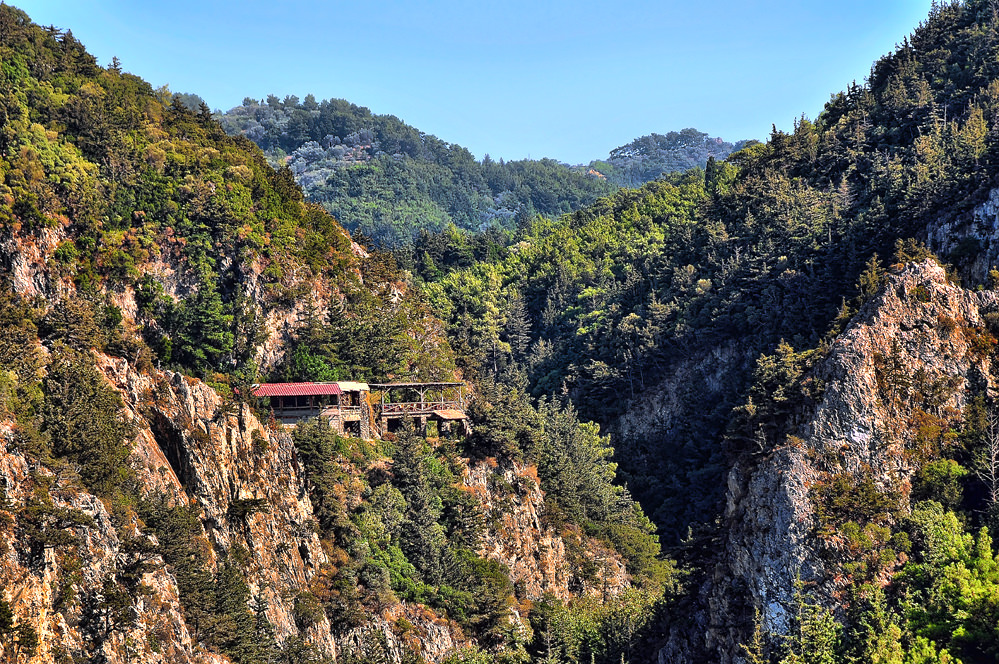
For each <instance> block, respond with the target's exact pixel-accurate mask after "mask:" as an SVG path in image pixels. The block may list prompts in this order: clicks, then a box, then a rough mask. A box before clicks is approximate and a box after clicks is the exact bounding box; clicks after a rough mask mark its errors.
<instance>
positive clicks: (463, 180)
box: [220, 95, 723, 246]
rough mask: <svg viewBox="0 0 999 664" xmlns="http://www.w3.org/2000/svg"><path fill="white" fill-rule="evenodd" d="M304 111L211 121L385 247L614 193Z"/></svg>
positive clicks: (287, 107)
mask: <svg viewBox="0 0 999 664" xmlns="http://www.w3.org/2000/svg"><path fill="white" fill-rule="evenodd" d="M310 97H311V95H310ZM275 99H276V98H275ZM308 99H309V97H306V100H308ZM313 102H314V103H307V102H305V101H302V102H300V101H299V100H298V98H297V97H288V98H286V99H285V100H283V101H280V100H279V101H277V102H276V103H273V104H271V103H267V104H265V103H264V102H263V101H261V102H259V103H258V102H257V101H255V100H247V102H245V103H244V104H243V105H241V106H237V107H236V108H233V109H230V110H229V111H227V112H226V113H224V114H223V115H222V116H221V118H220V120H221V122H222V126H223V127H225V130H226V131H227V132H228V133H230V134H232V135H244V136H247V137H249V138H250V139H252V140H253V141H255V142H256V143H257V144H258V145H259V146H260V147H261V148H263V149H264V150H265V152H266V154H267V155H268V157H269V158H270V159H271V160H272V161H273V162H275V163H277V162H279V161H280V162H282V163H287V165H288V168H289V170H290V172H292V173H294V176H295V179H296V180H297V181H298V183H299V184H300V185H301V187H302V189H303V190H304V191H305V193H306V195H307V196H308V197H309V199H310V200H312V201H315V202H317V203H321V204H322V205H323V206H324V207H325V208H326V209H327V210H329V212H330V213H332V214H333V215H334V216H336V218H337V219H339V220H341V221H342V222H343V223H344V224H345V225H346V226H347V228H349V229H350V230H351V231H355V232H359V233H363V234H364V235H365V236H367V237H371V238H373V239H375V240H377V241H378V242H379V243H381V244H382V245H385V246H401V245H405V244H408V243H410V242H411V241H412V239H413V238H414V237H415V236H417V235H418V234H419V233H420V232H421V231H423V232H425V231H441V230H444V229H445V228H447V227H448V226H449V225H454V226H456V227H458V228H462V229H471V230H475V229H480V228H487V227H502V228H507V229H509V228H513V227H515V226H516V225H517V224H518V223H521V222H524V221H526V220H528V219H530V218H531V217H532V216H534V215H535V214H543V215H558V214H562V213H565V212H571V211H573V210H576V209H579V208H580V207H583V206H584V205H588V204H589V203H592V202H593V201H594V200H596V198H597V197H598V196H601V195H604V194H608V193H610V192H612V191H614V189H615V188H616V187H615V186H614V185H613V184H611V183H609V182H607V181H606V179H604V178H602V177H599V176H598V175H596V174H595V173H590V172H588V169H586V168H583V167H570V166H568V165H566V164H561V163H559V162H557V161H554V160H552V159H541V160H529V159H528V160H522V161H513V162H503V161H502V160H501V161H499V162H495V161H493V160H491V159H490V158H489V157H488V155H487V156H486V157H485V158H484V159H483V160H482V161H481V162H479V161H476V160H475V158H474V157H473V156H472V155H471V153H469V152H468V150H466V149H465V148H462V147H460V146H458V145H455V144H453V143H452V144H449V143H445V142H444V141H441V140H440V139H438V138H437V137H435V136H431V135H429V134H424V133H422V132H420V131H418V130H417V129H415V128H414V127H411V126H409V125H406V124H405V123H403V122H401V121H400V120H399V119H398V118H396V117H394V116H391V115H374V114H372V113H371V111H369V110H368V109H367V108H363V107H359V106H355V105H354V104H351V103H349V102H347V101H345V100H342V99H328V100H323V101H321V102H318V101H315V99H314V98H313ZM717 149H718V151H719V153H720V151H721V150H722V149H723V147H722V146H719V148H717ZM656 176H658V173H656Z"/></svg>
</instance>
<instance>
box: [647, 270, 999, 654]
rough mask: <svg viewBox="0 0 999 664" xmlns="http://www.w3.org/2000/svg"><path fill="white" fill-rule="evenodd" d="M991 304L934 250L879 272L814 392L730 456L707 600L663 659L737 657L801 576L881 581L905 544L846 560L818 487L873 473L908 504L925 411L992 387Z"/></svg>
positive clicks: (935, 411)
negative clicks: (956, 277) (757, 440)
mask: <svg viewBox="0 0 999 664" xmlns="http://www.w3.org/2000/svg"><path fill="white" fill-rule="evenodd" d="M997 311H999V296H997V294H996V293H995V292H993V291H969V290H966V289H963V288H961V287H959V286H957V285H954V284H952V283H950V282H949V281H948V279H947V276H946V274H945V271H944V269H943V268H942V267H940V266H939V265H938V264H937V263H936V262H934V261H932V260H926V261H924V262H921V263H914V264H910V265H908V266H906V267H905V268H904V269H903V270H901V271H900V272H898V273H896V274H891V275H888V276H887V277H886V278H885V279H884V283H883V286H882V288H881V290H880V292H879V293H878V294H877V295H876V296H875V297H874V298H872V299H871V300H870V301H869V302H868V303H867V304H866V305H865V306H864V307H863V308H862V310H861V311H860V312H859V313H858V314H857V315H856V316H855V317H854V318H853V320H852V321H851V322H850V324H849V325H848V327H847V328H846V329H845V330H844V331H843V332H842V333H841V334H840V335H839V336H838V337H837V338H836V339H835V341H834V342H833V343H832V345H831V346H830V347H829V348H828V351H827V353H826V354H825V356H824V358H823V359H821V360H820V361H819V362H818V363H817V364H816V365H815V366H814V367H813V369H812V371H811V374H810V375H809V377H810V379H811V380H813V381H814V384H816V385H818V386H820V394H819V396H817V397H816V399H815V400H814V401H813V402H812V403H810V404H805V405H802V406H800V407H799V409H798V412H797V413H795V415H794V416H793V417H792V418H791V422H792V424H791V425H790V426H789V427H788V428H787V429H785V430H783V431H782V432H781V433H780V434H779V435H778V441H777V444H776V445H775V446H774V447H773V448H772V449H760V450H756V451H755V453H754V454H743V455H741V456H739V457H738V459H737V460H736V461H735V463H734V464H733V466H732V467H731V469H730V471H729V474H728V479H727V488H726V500H727V504H726V509H725V514H724V520H723V522H722V524H721V530H720V542H719V544H720V548H719V551H718V553H717V556H716V563H715V565H714V567H713V569H712V570H711V571H710V572H709V574H708V576H707V577H706V578H705V579H703V580H702V585H701V587H700V588H699V591H698V595H699V601H698V604H699V606H700V607H701V608H700V609H699V610H698V611H694V618H693V620H692V623H693V625H694V626H693V627H692V628H691V626H689V625H688V626H687V627H686V628H683V629H680V628H677V629H676V630H675V634H674V639H673V641H672V643H671V644H670V645H669V646H667V647H666V648H665V649H663V650H662V651H661V653H660V661H661V662H671V663H672V662H686V661H694V660H692V659H691V657H693V656H694V655H692V653H697V652H707V653H709V655H708V656H709V657H710V658H711V659H712V660H713V661H719V662H740V661H743V660H742V658H741V649H740V647H739V644H743V643H748V642H749V640H750V637H751V632H752V629H753V623H754V619H755V616H756V615H758V616H759V621H760V623H761V626H762V628H763V630H764V631H765V632H767V633H770V634H772V635H778V634H786V633H787V632H788V630H789V628H790V626H791V622H790V621H791V617H790V612H791V607H792V605H793V604H792V599H793V597H794V595H795V589H796V583H797V582H799V580H800V581H801V582H804V583H805V584H807V585H808V586H809V587H810V588H812V589H813V591H814V595H815V596H817V597H819V598H821V599H822V600H823V602H824V603H826V604H827V605H828V606H830V607H834V608H836V607H839V606H841V605H842V600H843V596H842V594H841V593H842V591H843V589H844V588H845V587H846V585H847V584H848V583H849V582H850V581H851V580H852V576H851V575H859V574H861V572H860V571H858V569H863V570H864V571H863V573H865V574H867V575H869V576H870V577H871V579H872V580H874V581H875V582H880V583H882V584H885V583H887V582H888V580H889V579H890V577H891V574H892V572H894V571H896V570H898V569H899V568H900V567H901V565H902V564H903V563H904V562H905V560H906V558H905V554H904V552H897V553H896V552H894V551H890V550H889V549H888V548H887V547H886V548H885V550H886V551H889V553H890V555H888V557H887V559H883V560H879V561H878V564H877V565H876V566H873V565H870V564H868V565H867V566H866V567H864V568H858V566H856V565H854V566H847V565H844V564H843V563H844V562H848V561H854V560H855V556H853V555H852V552H851V551H850V550H849V549H850V547H849V545H848V543H847V542H846V540H845V537H844V536H843V534H842V533H840V532H828V531H827V532H820V530H821V529H820V526H821V525H822V518H821V515H820V514H818V513H817V504H816V503H817V500H818V499H817V493H816V490H817V489H818V488H819V487H823V486H828V485H829V484H830V483H831V482H832V481H833V480H836V481H842V482H845V483H847V485H848V486H853V487H857V486H861V485H862V484H863V483H864V482H871V483H872V484H873V488H874V490H875V491H878V492H880V493H881V495H885V496H890V497H892V498H893V499H894V500H895V501H897V502H895V504H896V505H897V506H898V508H899V509H900V510H902V511H903V512H904V510H905V509H907V506H908V504H909V502H908V500H907V499H908V495H909V492H910V490H911V486H912V480H913V474H914V472H915V470H916V468H917V460H918V459H919V458H920V455H921V454H924V453H925V451H924V450H923V448H924V447H926V446H928V445H934V444H939V443H938V442H937V441H935V440H932V439H928V434H927V431H928V429H927V428H926V424H927V422H929V423H930V424H932V425H933V426H934V427H936V429H933V430H934V431H935V430H943V431H946V430H948V428H949V426H950V425H956V423H957V422H959V420H960V414H961V411H962V409H963V408H964V407H965V406H966V405H967V403H968V402H969V400H970V399H971V398H972V397H974V396H975V395H982V394H987V395H989V396H994V394H995V388H996V376H995V374H994V369H993V364H992V359H991V351H992V348H993V347H994V345H995V338H994V337H993V336H992V332H991V331H990V328H989V325H988V321H989V318H988V317H989V315H990V314H992V315H993V317H994V314H995V312H997ZM943 444H946V443H943ZM879 518H883V519H885V522H886V523H887V522H890V521H891V520H892V519H897V518H899V517H898V516H894V517H893V516H891V514H885V515H881V516H880V517H879ZM757 612H758V613H757ZM702 635H703V636H702Z"/></svg>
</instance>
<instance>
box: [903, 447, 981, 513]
mask: <svg viewBox="0 0 999 664" xmlns="http://www.w3.org/2000/svg"><path fill="white" fill-rule="evenodd" d="M967 475H968V471H967V469H965V468H964V467H963V466H961V464H959V463H958V462H956V461H954V460H953V459H940V460H939V461H931V462H930V463H928V464H926V465H925V466H923V467H922V468H920V469H919V472H918V473H917V474H916V478H915V481H914V482H913V487H912V498H913V500H934V501H936V502H938V503H940V504H941V505H943V506H944V508H946V509H950V510H953V509H957V508H959V507H960V506H961V502H962V498H963V493H964V486H963V484H962V480H963V479H964V478H965V477H967Z"/></svg>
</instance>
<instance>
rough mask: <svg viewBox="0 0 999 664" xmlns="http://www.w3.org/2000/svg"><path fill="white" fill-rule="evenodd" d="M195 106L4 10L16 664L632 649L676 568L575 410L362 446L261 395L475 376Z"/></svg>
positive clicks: (1, 103)
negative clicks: (294, 386) (272, 383)
mask: <svg viewBox="0 0 999 664" xmlns="http://www.w3.org/2000/svg"><path fill="white" fill-rule="evenodd" d="M192 99H193V97H192V96H173V95H170V93H169V91H168V90H166V89H165V88H161V89H159V90H154V89H153V88H152V87H151V86H150V85H149V84H148V83H146V82H145V81H143V80H142V79H140V78H138V77H137V76H134V75H131V74H128V73H125V72H123V71H122V70H121V68H120V66H119V63H118V62H117V61H113V62H112V63H110V65H109V66H108V67H107V68H104V67H100V66H99V65H98V64H97V63H96V62H95V60H94V58H93V56H91V55H90V54H88V53H87V51H86V50H85V49H84V47H83V45H82V44H80V42H79V41H77V40H76V39H75V38H74V37H73V35H72V33H71V32H69V31H62V30H59V29H56V28H54V27H50V28H43V27H40V26H37V25H34V24H32V23H31V22H30V20H29V18H28V17H27V16H26V15H25V14H24V13H22V12H21V11H19V10H17V9H15V8H12V7H10V6H9V5H0V265H2V266H3V271H2V284H0V287H2V290H0V321H2V324H0V327H2V329H3V332H4V334H3V335H2V338H0V657H2V658H4V659H5V660H8V661H13V662H17V663H21V662H26V661H29V660H30V661H32V662H64V661H108V662H124V661H149V662H225V661H231V662H238V663H255V662H261V663H262V662H273V661H286V662H296V663H297V662H331V661H336V662H362V661H363V662H368V661H393V662H399V661H406V662H414V663H415V662H420V661H434V662H440V661H444V660H448V659H449V661H453V662H457V661H464V662H479V661H487V660H490V659H493V660H497V661H509V662H522V661H529V660H530V659H531V658H538V659H540V658H543V657H545V656H547V655H550V654H552V653H554V652H570V653H575V655H573V656H576V655H578V656H585V657H586V659H587V660H590V659H595V660H596V661H607V662H618V661H620V659H621V657H623V656H626V655H627V653H629V652H632V651H633V650H634V649H635V648H636V647H637V646H638V644H639V643H640V642H641V640H642V639H643V638H644V635H643V633H641V632H640V630H639V628H641V627H644V626H648V625H649V624H650V623H651V621H652V619H653V617H654V613H655V607H656V606H657V605H658V603H659V602H660V601H661V599H662V597H663V596H664V593H666V592H668V591H671V590H673V589H675V588H676V579H677V575H676V573H675V570H674V568H673V566H672V564H670V563H669V562H668V561H666V560H665V559H663V558H662V557H661V555H660V551H659V545H658V541H657V539H656V537H655V536H654V535H653V534H652V533H653V531H654V527H653V526H652V524H651V523H650V522H649V520H648V519H647V518H646V517H645V516H644V514H643V513H642V511H641V509H640V508H639V507H638V506H637V505H636V504H635V502H634V501H633V500H632V499H631V497H630V495H629V494H628V492H627V491H626V490H624V489H623V488H622V487H621V486H620V485H619V484H617V483H616V482H615V466H614V464H613V463H611V462H610V461H609V457H610V456H611V454H612V450H611V448H610V447H609V442H608V439H607V438H606V436H602V435H600V433H599V430H598V429H597V427H596V426H595V425H592V424H588V423H586V422H581V421H580V420H579V418H578V416H577V415H576V412H575V410H574V408H573V407H572V406H571V404H568V403H567V402H566V401H564V400H557V399H555V400H553V399H543V400H540V401H535V400H532V399H530V398H529V397H527V396H526V395H524V394H520V393H516V392H513V391H510V390H502V391H500V390H498V389H497V388H496V386H495V384H494V383H493V382H492V381H489V380H485V381H483V382H481V383H476V384H471V383H469V387H470V388H471V389H472V391H473V393H474V394H475V395H476V397H477V398H476V399H475V401H474V403H473V406H472V407H471V409H470V415H471V418H472V427H473V430H474V434H473V436H471V437H468V438H464V439H448V438H446V437H437V438H436V439H434V440H427V439H425V438H423V437H421V436H418V435H416V433H415V432H414V430H413V428H412V426H409V427H404V428H403V429H402V430H401V431H400V432H399V433H398V434H393V435H387V436H386V437H385V438H386V439H385V440H377V441H370V440H369V441H362V440H357V439H350V438H344V437H340V436H337V435H336V434H335V433H334V431H333V429H332V428H330V427H328V426H325V425H324V424H323V423H322V422H321V421H310V422H304V423H302V424H301V425H299V426H298V427H282V426H280V425H279V424H278V423H277V422H276V421H275V420H274V417H273V414H272V413H271V412H270V411H269V409H268V408H266V407H264V406H263V404H260V403H257V402H256V401H255V400H254V399H252V398H251V386H252V384H253V383H255V382H258V381H260V380H261V379H262V378H264V377H271V378H273V379H275V380H282V379H292V380H305V381H308V380H326V381H328V380H337V379H350V380H382V381H384V380H448V381H455V380H460V379H461V378H462V377H463V376H462V373H461V370H460V368H459V367H458V359H457V356H456V354H455V352H454V351H453V350H452V349H451V347H450V345H449V343H448V340H447V338H446V336H445V333H444V329H443V326H442V324H441V322H440V321H439V320H438V319H437V318H436V317H435V316H434V315H433V314H432V312H431V311H430V309H429V307H428V305H427V303H426V301H425V299H424V297H423V296H422V295H421V293H420V291H419V289H417V288H414V287H413V286H412V284H411V283H410V281H409V279H408V278H407V276H406V275H405V274H404V273H402V272H400V271H399V270H398V269H397V268H396V266H395V262H394V259H393V257H392V256H390V255H387V254H383V253H379V252H371V251H369V250H368V249H367V248H365V247H363V246H361V245H359V244H358V243H356V242H354V241H353V240H352V239H351V236H350V235H349V234H348V233H347V232H346V231H345V230H344V229H343V228H342V227H341V226H340V225H339V224H338V223H337V221H336V220H335V219H334V218H333V217H331V216H330V214H329V213H328V212H327V211H326V210H324V209H323V208H322V207H321V206H319V205H316V204H312V203H308V202H306V200H305V197H304V195H303V193H302V191H301V189H300V188H299V187H298V185H297V184H296V183H295V181H294V178H293V176H292V174H291V172H290V171H289V170H287V169H281V170H274V169H272V168H271V167H270V166H269V165H268V163H267V159H266V157H265V155H264V154H263V152H262V151H261V150H260V149H259V148H258V147H257V146H256V145H255V144H254V143H252V142H251V141H250V140H249V139H248V138H245V137H242V136H235V137H233V136H229V135H227V134H226V133H225V132H224V131H223V129H222V127H221V126H220V125H219V123H218V122H217V121H216V120H214V119H213V118H212V116H211V114H210V113H209V111H208V109H207V107H205V106H203V105H202V106H201V107H200V108H199V110H198V111H196V112H194V111H192V110H191V109H190V108H189V105H190V102H191V101H192ZM351 112H353V111H351ZM348 115H349V114H348ZM420 140H422V139H420ZM421 149H422V148H421ZM441 149H442V150H443V153H448V154H450V152H449V151H448V150H447V149H446V148H443V147H442V148H441ZM443 153H442V154H443ZM445 156H446V155H445ZM448 158H450V157H448ZM455 158H456V159H458V158H460V154H459V153H458V152H455ZM473 163H474V162H473ZM480 168H481V166H480ZM584 487H585V490H583V488H584Z"/></svg>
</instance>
